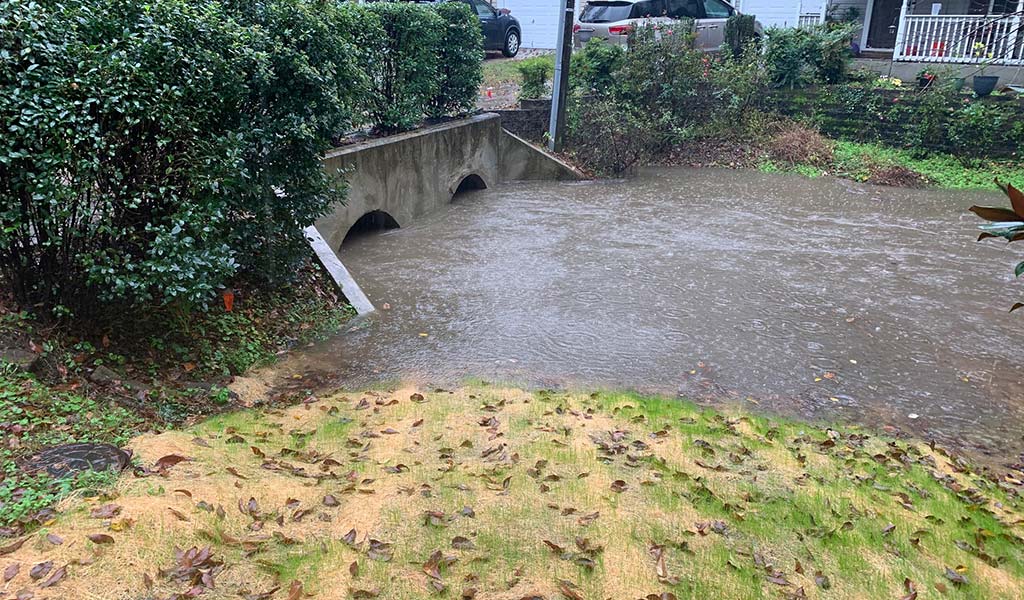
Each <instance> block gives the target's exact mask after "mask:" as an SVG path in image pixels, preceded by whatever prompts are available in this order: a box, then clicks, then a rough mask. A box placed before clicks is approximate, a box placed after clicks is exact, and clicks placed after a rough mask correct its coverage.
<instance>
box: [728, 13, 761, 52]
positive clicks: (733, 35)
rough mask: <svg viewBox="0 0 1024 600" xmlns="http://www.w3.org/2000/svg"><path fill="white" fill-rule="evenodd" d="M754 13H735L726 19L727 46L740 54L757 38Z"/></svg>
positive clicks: (731, 50)
mask: <svg viewBox="0 0 1024 600" xmlns="http://www.w3.org/2000/svg"><path fill="white" fill-rule="evenodd" d="M754 23H755V19H754V15H739V14H736V15H733V16H731V17H729V18H728V19H727V20H726V21H725V47H726V48H728V49H729V51H730V52H731V53H732V55H733V56H740V55H742V54H743V52H744V50H746V48H747V46H749V45H750V44H751V43H753V42H755V40H756V39H757V31H756V30H755V29H754Z"/></svg>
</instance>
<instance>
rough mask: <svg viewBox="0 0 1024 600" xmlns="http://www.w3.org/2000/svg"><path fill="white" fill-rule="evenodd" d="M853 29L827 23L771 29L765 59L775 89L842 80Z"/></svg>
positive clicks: (848, 60)
mask: <svg viewBox="0 0 1024 600" xmlns="http://www.w3.org/2000/svg"><path fill="white" fill-rule="evenodd" d="M854 32H855V26H854V25H852V24H849V23H829V24H826V25H819V26H814V27H800V28H785V29H779V28H772V29H770V30H769V31H768V34H767V36H768V40H767V43H766V49H765V57H766V59H767V63H768V70H769V73H770V76H771V79H772V83H773V84H774V85H775V87H785V88H798V87H803V86H806V85H810V84H811V83H815V82H820V83H839V82H841V81H843V80H844V79H845V78H846V74H847V71H848V70H849V63H850V58H851V57H852V54H851V52H850V40H851V39H852V37H853V34H854Z"/></svg>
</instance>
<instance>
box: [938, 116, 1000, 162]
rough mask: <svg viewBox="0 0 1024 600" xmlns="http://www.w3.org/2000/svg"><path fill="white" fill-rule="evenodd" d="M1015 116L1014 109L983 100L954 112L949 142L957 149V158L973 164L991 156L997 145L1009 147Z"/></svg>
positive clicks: (950, 119) (950, 121) (951, 118)
mask: <svg viewBox="0 0 1024 600" xmlns="http://www.w3.org/2000/svg"><path fill="white" fill-rule="evenodd" d="M1015 114H1016V113H1015V112H1013V111H1012V107H1008V106H1003V105H1002V104H996V103H989V102H979V101H973V102H969V103H967V104H965V105H964V106H963V108H960V109H959V110H956V111H955V112H953V114H952V115H950V118H949V141H950V142H951V143H952V144H953V147H955V148H956V149H957V153H956V154H957V156H958V157H961V158H962V159H963V160H965V161H968V162H970V161H971V160H973V159H975V158H979V157H984V156H988V155H989V154H990V152H991V149H992V148H993V147H994V146H1001V145H1005V144H1007V143H1008V142H1009V141H1010V140H1009V139H1008V133H1009V132H1011V131H1012V129H1011V123H1012V122H1013V121H1014V120H1015V119H1014V117H1015Z"/></svg>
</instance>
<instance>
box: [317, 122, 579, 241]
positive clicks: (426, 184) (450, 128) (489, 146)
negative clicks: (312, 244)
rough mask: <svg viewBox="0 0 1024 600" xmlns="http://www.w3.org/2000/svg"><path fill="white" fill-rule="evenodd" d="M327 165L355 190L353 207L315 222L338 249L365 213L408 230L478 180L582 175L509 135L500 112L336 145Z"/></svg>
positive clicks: (349, 203) (347, 205) (350, 194)
mask: <svg viewBox="0 0 1024 600" xmlns="http://www.w3.org/2000/svg"><path fill="white" fill-rule="evenodd" d="M323 164H324V169H325V170H326V171H327V172H328V173H329V174H331V175H334V174H338V173H340V174H341V176H342V177H343V178H344V179H345V180H346V181H348V186H349V189H348V199H347V202H346V203H345V204H344V205H336V206H334V207H333V208H332V210H331V212H330V213H328V214H327V215H325V216H324V217H322V218H321V219H319V220H318V221H317V222H316V228H317V230H318V231H319V232H320V234H321V235H322V236H323V238H324V239H325V240H326V242H327V244H328V245H329V246H330V247H331V248H332V249H334V250H335V251H337V249H338V248H340V247H341V243H342V242H343V241H344V239H345V235H346V234H347V233H348V231H349V229H350V228H351V227H352V225H353V224H355V223H356V221H358V220H359V218H360V217H362V216H363V215H365V214H367V213H370V212H373V211H382V212H385V213H387V214H389V215H390V216H391V217H392V218H394V220H395V221H396V222H397V223H398V225H399V226H400V227H401V226H405V225H407V224H408V223H410V222H412V221H413V220H414V219H416V218H418V217H421V216H423V215H426V214H428V213H430V212H431V211H434V210H436V209H438V208H440V207H441V206H443V205H445V204H447V203H448V202H450V201H451V199H452V196H453V195H454V194H455V192H456V190H458V188H459V185H460V184H461V183H462V182H463V180H465V179H466V178H471V177H472V176H476V177H478V178H479V179H480V181H482V182H483V185H484V186H486V187H492V186H494V185H496V184H497V183H499V182H500V181H508V180H515V179H576V178H578V174H577V173H576V172H575V171H573V170H572V168H571V167H568V166H567V165H565V164H564V163H562V162H561V161H558V160H556V159H554V158H552V157H550V156H549V155H547V154H546V153H544V152H543V151H541V150H540V149H539V148H536V147H534V146H531V145H530V144H528V143H526V142H524V141H522V140H520V139H519V138H516V137H515V136H512V135H511V134H509V133H508V132H506V131H504V130H503V129H502V127H501V118H500V117H499V116H498V115H495V114H483V115H477V116H474V117H470V118H467V119H460V120H458V121H451V122H449V123H444V124H441V125H434V126H431V127H424V128H422V129H418V130H416V131H411V132H408V133H403V134H399V135H394V136H389V137H386V138H379V139H374V140H369V141H366V142H360V143H356V144H351V145H348V146H343V147H341V148H336V149H335V150H332V151H331V152H329V153H328V154H327V155H326V156H325V157H324V160H323ZM471 181H474V182H476V183H477V184H479V182H478V181H476V179H475V178H471Z"/></svg>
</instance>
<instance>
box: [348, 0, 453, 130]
mask: <svg viewBox="0 0 1024 600" xmlns="http://www.w3.org/2000/svg"><path fill="white" fill-rule="evenodd" d="M365 9H366V10H367V11H369V12H370V13H371V14H374V15H376V16H377V17H379V19H380V26H381V27H382V29H383V35H366V37H365V39H363V40H361V41H362V42H364V43H367V44H368V45H369V46H368V47H367V48H365V50H368V51H369V52H370V55H371V56H372V60H371V61H370V63H369V64H370V80H371V81H372V82H373V93H372V94H370V96H369V98H368V100H369V103H368V104H369V105H368V114H369V117H370V120H371V122H372V123H373V125H374V126H375V127H376V128H377V129H379V130H381V131H383V132H396V131H403V130H406V129H411V128H413V127H415V126H416V125H418V124H419V123H420V121H421V120H422V119H423V115H424V113H425V112H426V108H427V106H428V104H429V103H430V102H431V101H432V100H433V99H434V98H435V96H437V94H438V91H439V89H440V88H439V82H438V78H437V73H438V51H437V47H438V42H439V41H440V39H441V31H442V28H443V27H444V25H443V23H444V21H443V20H442V18H441V17H440V16H438V14H437V12H435V11H434V10H433V9H432V8H431V7H429V6H424V5H420V4H413V3H407V2H374V3H370V4H367V5H366V7H365Z"/></svg>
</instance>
